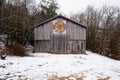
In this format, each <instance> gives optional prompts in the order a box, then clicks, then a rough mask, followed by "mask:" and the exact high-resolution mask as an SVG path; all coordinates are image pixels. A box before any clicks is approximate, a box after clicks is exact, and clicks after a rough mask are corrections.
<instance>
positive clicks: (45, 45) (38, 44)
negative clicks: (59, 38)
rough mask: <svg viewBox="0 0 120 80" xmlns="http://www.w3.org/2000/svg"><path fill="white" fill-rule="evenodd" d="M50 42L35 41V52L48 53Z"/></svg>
mask: <svg viewBox="0 0 120 80" xmlns="http://www.w3.org/2000/svg"><path fill="white" fill-rule="evenodd" d="M50 47H51V45H50V40H35V52H50Z"/></svg>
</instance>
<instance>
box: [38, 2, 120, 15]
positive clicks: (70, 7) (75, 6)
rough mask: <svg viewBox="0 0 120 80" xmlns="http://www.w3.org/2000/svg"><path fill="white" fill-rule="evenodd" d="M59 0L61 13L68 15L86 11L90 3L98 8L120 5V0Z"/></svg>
mask: <svg viewBox="0 0 120 80" xmlns="http://www.w3.org/2000/svg"><path fill="white" fill-rule="evenodd" d="M38 1H40V0H37V2H38ZM57 2H58V5H59V7H60V9H59V13H62V14H66V15H67V16H69V15H70V14H71V13H77V12H80V11H84V10H85V9H86V7H87V6H88V5H90V6H94V7H95V8H98V9H99V8H101V7H102V6H104V5H107V6H119V7H120V0H57Z"/></svg>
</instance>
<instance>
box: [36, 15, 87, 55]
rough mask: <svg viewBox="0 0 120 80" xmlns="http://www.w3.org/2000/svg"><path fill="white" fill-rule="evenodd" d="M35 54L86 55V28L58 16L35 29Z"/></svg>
mask: <svg viewBox="0 0 120 80" xmlns="http://www.w3.org/2000/svg"><path fill="white" fill-rule="evenodd" d="M34 40H35V52H51V53H85V50H86V27H85V26H83V25H81V24H79V23H77V22H75V21H73V20H71V19H68V18H66V17H64V16H61V15H58V16H56V17H53V18H51V19H48V20H47V21H44V22H42V23H40V24H39V25H37V26H35V28H34Z"/></svg>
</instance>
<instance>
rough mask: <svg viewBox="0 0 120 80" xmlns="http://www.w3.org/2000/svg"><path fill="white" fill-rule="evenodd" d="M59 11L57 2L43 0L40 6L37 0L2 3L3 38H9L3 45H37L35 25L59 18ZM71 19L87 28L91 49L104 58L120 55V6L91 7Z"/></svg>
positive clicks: (3, 0)
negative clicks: (34, 31)
mask: <svg viewBox="0 0 120 80" xmlns="http://www.w3.org/2000/svg"><path fill="white" fill-rule="evenodd" d="M58 9H59V7H58V3H57V2H56V1H55V0H48V1H46V0H41V1H40V3H39V4H38V5H36V4H35V1H34V0H0V35H3V34H6V35H7V41H3V42H5V43H6V44H7V45H8V43H10V44H13V43H14V42H19V43H20V44H23V45H26V44H31V45H33V44H34V36H33V34H34V33H33V27H34V25H36V24H39V23H41V22H42V21H45V20H46V19H49V18H51V17H53V16H56V15H58V12H57V11H58ZM64 16H65V15H64ZM70 18H71V19H73V20H75V21H77V22H79V23H82V24H83V25H85V26H87V50H91V51H94V52H98V53H100V54H104V55H111V54H118V53H120V8H119V7H114V6H111V7H107V6H103V8H101V9H95V8H94V7H92V6H88V7H87V9H86V10H85V11H83V12H78V13H75V14H71V15H70ZM1 41H2V40H1Z"/></svg>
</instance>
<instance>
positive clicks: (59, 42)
mask: <svg viewBox="0 0 120 80" xmlns="http://www.w3.org/2000/svg"><path fill="white" fill-rule="evenodd" d="M51 52H52V53H69V36H68V35H52V36H51Z"/></svg>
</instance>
